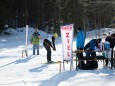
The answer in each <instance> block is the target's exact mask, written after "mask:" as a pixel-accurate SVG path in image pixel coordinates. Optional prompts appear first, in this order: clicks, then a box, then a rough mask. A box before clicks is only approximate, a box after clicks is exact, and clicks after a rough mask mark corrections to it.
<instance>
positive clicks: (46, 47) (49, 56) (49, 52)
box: [43, 42, 51, 62]
mask: <svg viewBox="0 0 115 86" xmlns="http://www.w3.org/2000/svg"><path fill="white" fill-rule="evenodd" d="M43 45H44V47H45V49H46V50H47V62H49V61H51V47H50V46H49V45H48V44H46V43H45V42H43Z"/></svg>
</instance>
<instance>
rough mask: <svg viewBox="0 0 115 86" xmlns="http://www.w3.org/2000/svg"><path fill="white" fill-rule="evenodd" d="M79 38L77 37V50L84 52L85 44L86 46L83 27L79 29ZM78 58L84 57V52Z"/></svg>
mask: <svg viewBox="0 0 115 86" xmlns="http://www.w3.org/2000/svg"><path fill="white" fill-rule="evenodd" d="M77 32H78V33H77V37H76V48H77V50H78V51H79V50H81V51H82V50H83V49H84V44H85V34H84V32H83V30H82V28H81V27H78V28H77ZM77 56H78V58H82V57H83V52H81V53H78V54H77Z"/></svg>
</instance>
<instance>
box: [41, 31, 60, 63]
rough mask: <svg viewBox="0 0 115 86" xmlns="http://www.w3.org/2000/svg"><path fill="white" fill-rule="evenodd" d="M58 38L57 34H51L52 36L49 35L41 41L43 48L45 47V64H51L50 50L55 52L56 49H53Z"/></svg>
mask: <svg viewBox="0 0 115 86" xmlns="http://www.w3.org/2000/svg"><path fill="white" fill-rule="evenodd" d="M57 37H58V35H57V33H55V34H53V35H49V36H48V37H47V38H45V39H44V41H43V46H44V47H45V49H46V50H47V62H48V63H51V62H53V61H52V60H51V48H52V49H53V50H54V51H56V47H55V39H56V38H57Z"/></svg>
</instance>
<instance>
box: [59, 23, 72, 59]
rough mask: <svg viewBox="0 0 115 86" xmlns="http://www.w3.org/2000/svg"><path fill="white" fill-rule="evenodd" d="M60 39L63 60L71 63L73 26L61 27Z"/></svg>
mask: <svg viewBox="0 0 115 86" xmlns="http://www.w3.org/2000/svg"><path fill="white" fill-rule="evenodd" d="M60 30H61V39H62V49H63V60H71V61H72V50H73V31H74V28H73V24H69V25H65V26H61V28H60Z"/></svg>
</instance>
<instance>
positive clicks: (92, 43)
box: [84, 38, 102, 57]
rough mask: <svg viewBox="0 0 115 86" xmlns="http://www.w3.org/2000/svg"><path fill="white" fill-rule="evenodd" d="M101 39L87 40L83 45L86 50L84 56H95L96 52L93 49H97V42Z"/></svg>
mask: <svg viewBox="0 0 115 86" xmlns="http://www.w3.org/2000/svg"><path fill="white" fill-rule="evenodd" d="M101 41H102V39H101V38H99V39H92V40H91V41H89V42H88V43H87V44H86V45H85V47H84V50H85V51H86V57H89V56H92V57H95V56H96V52H95V51H98V43H100V42H101ZM88 51H89V52H88ZM93 51H94V52H93Z"/></svg>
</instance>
